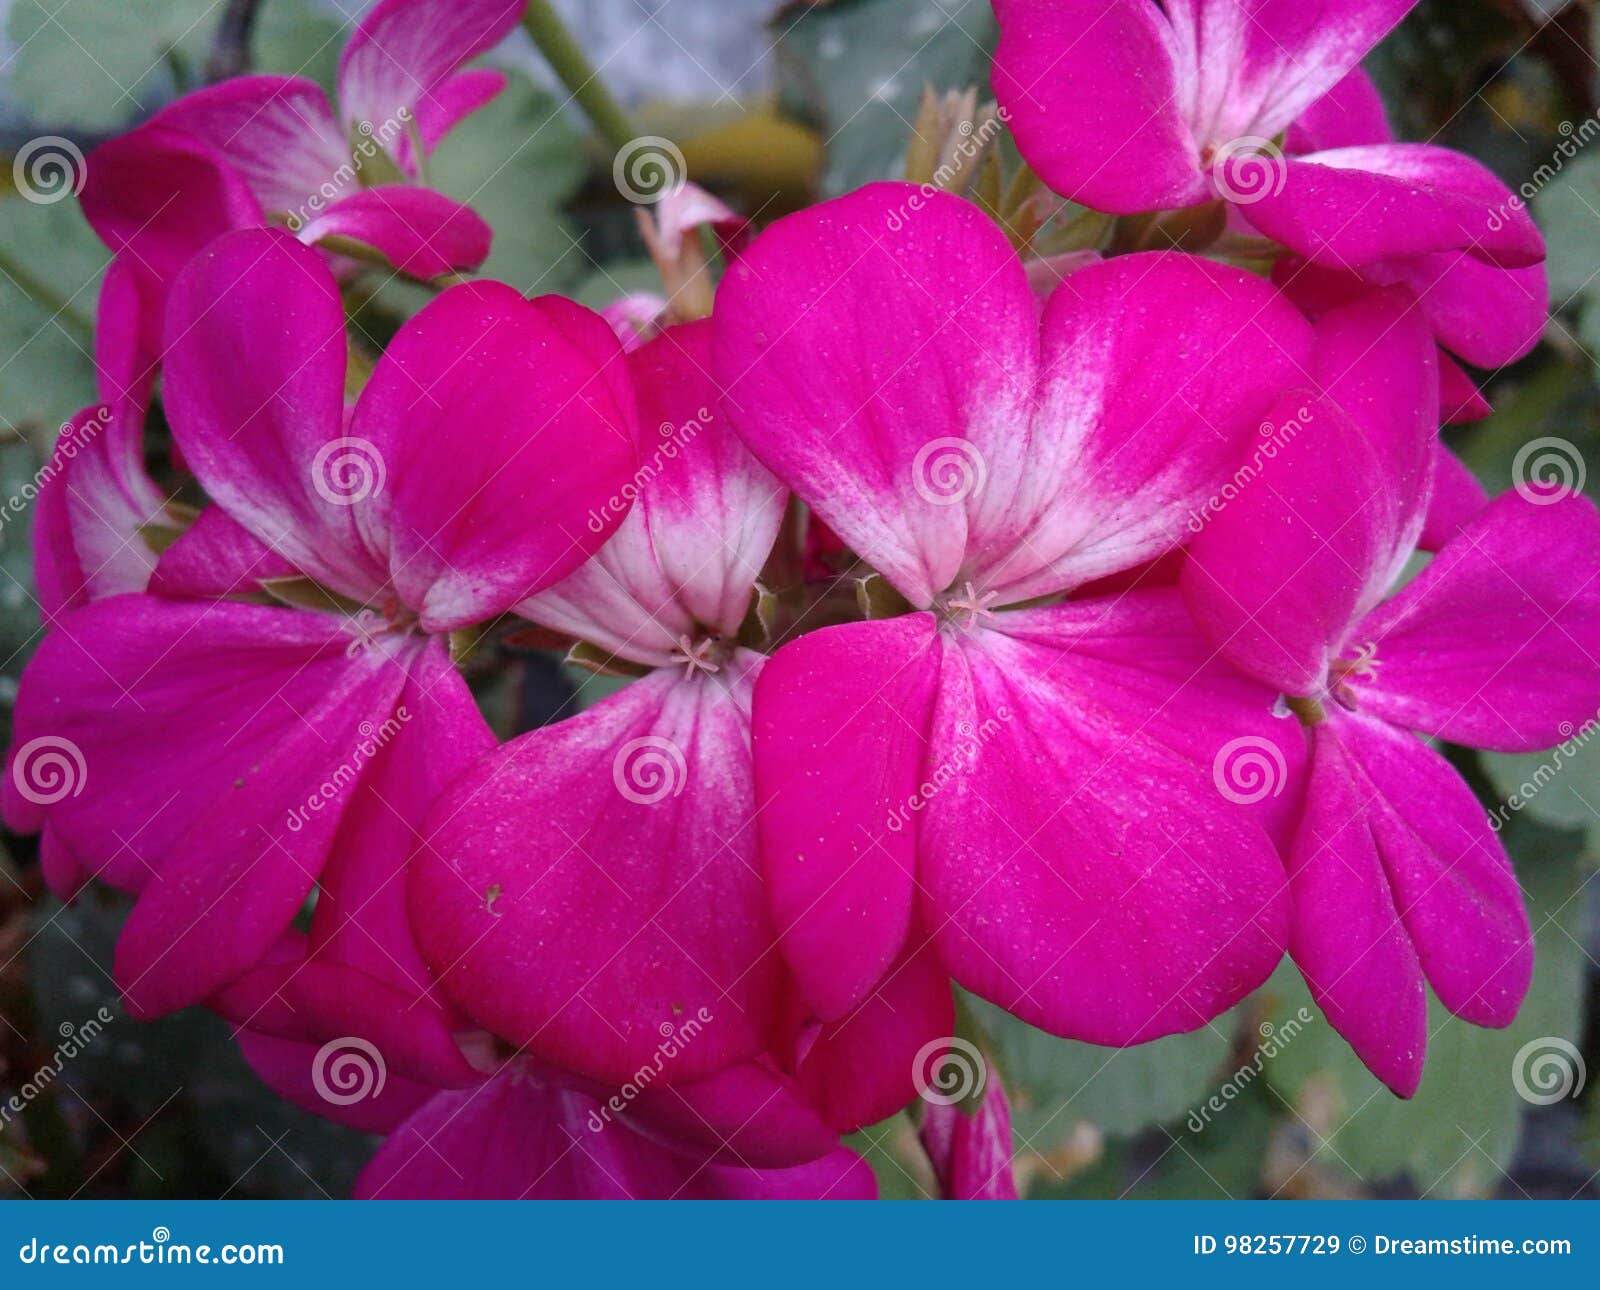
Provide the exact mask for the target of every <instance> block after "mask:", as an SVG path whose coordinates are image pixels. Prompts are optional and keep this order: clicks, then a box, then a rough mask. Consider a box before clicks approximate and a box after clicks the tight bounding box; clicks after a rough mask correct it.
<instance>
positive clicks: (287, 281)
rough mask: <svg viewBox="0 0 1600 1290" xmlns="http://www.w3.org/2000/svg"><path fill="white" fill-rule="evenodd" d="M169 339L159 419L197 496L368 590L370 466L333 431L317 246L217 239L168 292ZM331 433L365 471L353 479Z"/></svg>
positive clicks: (339, 342)
mask: <svg viewBox="0 0 1600 1290" xmlns="http://www.w3.org/2000/svg"><path fill="white" fill-rule="evenodd" d="M267 320H270V325H268V322H267ZM167 336H168V338H169V344H168V355H167V367H166V376H165V382H164V386H163V392H164V399H165V404H166V409H167V416H168V419H169V420H170V421H171V422H172V429H173V435H174V437H175V438H176V440H177V442H178V444H179V446H180V447H181V448H182V449H183V453H184V456H185V457H186V458H187V459H188V461H189V465H190V467H191V469H193V471H194V473H195V475H196V477H197V478H198V479H199V480H200V483H201V484H202V485H203V486H204V487H205V490H206V492H207V493H208V494H209V495H210V496H211V497H212V498H213V499H214V500H215V501H216V502H217V503H218V504H220V505H221V506H222V507H224V508H225V509H226V510H227V512H228V513H229V515H231V516H232V517H233V518H234V519H235V520H237V521H238V522H239V523H240V524H241V525H243V526H244V527H245V528H246V529H247V530H248V531H249V532H250V533H251V534H252V535H253V536H254V537H255V538H256V539H257V540H259V541H260V542H262V543H264V544H265V545H266V546H267V547H268V548H269V549H271V550H272V551H274V552H276V553H277V554H278V555H279V556H280V557H282V558H284V559H286V560H288V561H289V562H290V563H292V564H293V565H294V566H295V567H296V568H298V569H300V570H301V571H302V572H304V573H305V574H307V575H309V576H310V577H313V578H315V579H316V580H317V581H319V582H322V583H324V584H326V585H327V586H329V587H331V588H333V589H334V590H336V591H339V592H341V593H343V594H345V595H349V596H352V597H354V598H355V599H357V600H366V599H367V598H368V597H369V596H371V595H373V594H374V593H375V592H376V591H377V590H378V589H379V588H381V587H382V586H383V585H384V582H385V581H386V577H387V571H386V570H385V568H384V566H383V563H382V562H381V560H380V558H379V556H378V554H377V549H376V548H369V547H367V546H365V545H364V544H363V542H362V540H361V536H360V531H359V530H358V528H357V523H358V518H359V512H360V511H361V510H362V509H363V506H364V505H366V504H367V497H368V494H370V493H371V492H374V491H375V492H378V493H379V494H380V495H381V492H382V487H383V481H382V478H381V474H379V473H377V472H379V471H380V470H381V466H382V462H381V460H380V461H379V462H378V463H377V464H376V465H374V464H373V462H372V461H371V460H370V458H371V456H372V454H371V453H370V451H369V452H366V453H364V454H363V453H361V452H360V451H358V449H357V447H355V446H353V441H352V440H349V439H347V438H342V435H343V425H344V378H345V355H346V346H347V341H346V339H345V323H344V306H343V304H342V303H341V301H340V299H339V290H338V288H337V286H335V284H334V281H333V278H332V277H331V276H330V275H329V273H328V270H327V269H326V267H324V265H323V263H322V261H321V259H320V258H319V257H318V255H317V253H316V252H315V251H312V250H309V249H308V248H306V247H303V246H300V245H299V244H298V243H297V242H295V240H294V239H293V238H292V237H290V236H289V235H288V234H286V233H282V232H277V231H267V230H259V231H252V232H240V233H235V234H231V235H229V236H227V237H224V238H219V239H218V240H217V241H216V242H214V243H213V244H212V245H211V246H209V247H208V248H207V249H206V251H205V252H204V254H202V255H200V256H198V257H196V259H195V260H194V262H193V263H192V264H191V265H190V266H189V268H188V269H187V270H186V271H185V272H184V274H183V275H182V277H181V278H179V280H178V282H177V283H176V285H175V286H174V287H173V290H172V301H171V307H170V309H169V311H168V316H167ZM335 441H339V442H341V443H343V444H345V445H352V446H350V447H349V449H348V452H349V454H350V455H354V456H356V457H358V459H359V462H358V464H359V465H360V466H362V467H364V468H365V473H362V474H360V475H359V477H358V478H357V479H355V480H354V484H353V486H351V484H352V481H350V480H348V479H346V478H344V477H342V476H338V475H336V474H335V471H336V469H337V467H338V465H339V462H340V461H341V460H342V459H343V457H342V455H341V454H340V452H339V448H338V447H337V446H336V445H335ZM367 447H368V449H370V448H371V445H368V446H367ZM330 449H331V450H332V451H331V452H330ZM352 499H354V500H352Z"/></svg>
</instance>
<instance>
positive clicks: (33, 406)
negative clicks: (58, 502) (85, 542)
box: [0, 197, 109, 461]
mask: <svg viewBox="0 0 1600 1290" xmlns="http://www.w3.org/2000/svg"><path fill="white" fill-rule="evenodd" d="M3 210H4V214H3V215H0V355H3V357H0V430H4V431H6V432H8V433H10V434H13V435H21V436H24V437H26V438H28V439H29V440H30V441H31V442H32V443H33V444H34V445H35V448H36V450H37V451H38V452H39V454H40V460H41V461H42V460H43V459H44V453H46V452H48V450H49V448H50V446H51V445H52V444H53V443H54V441H55V431H56V430H57V429H58V428H59V427H60V426H61V425H62V423H63V422H65V421H66V420H67V418H69V417H70V416H71V415H72V414H73V413H74V412H76V411H78V409H79V408H83V407H87V406H88V405H89V404H91V403H93V402H95V400H96V397H97V396H96V391H95V378H94V349H93V344H92V342H91V339H90V330H89V329H90V327H91V325H92V320H93V318H94V311H95V302H96V301H97V300H98V298H99V295H100V277H101V275H102V274H103V273H104V271H105V266H106V262H107V260H108V258H109V257H108V256H107V254H106V251H105V249H104V248H103V247H102V246H101V245H100V243H99V241H98V240H97V239H96V238H95V236H94V234H93V233H92V232H91V231H90V229H89V226H88V225H87V224H86V223H84V219H83V216H82V215H81V214H80V213H79V211H78V204H77V203H76V202H74V201H72V200H70V199H67V200H62V201H57V202H54V203H50V204H38V203H34V202H29V201H25V200H23V199H22V198H20V197H12V198H7V199H5V201H4V204H3ZM38 288H43V291H42V292H38V294H42V295H49V296H54V297H56V298H57V299H58V300H60V301H61V302H63V303H62V307H60V308H57V307H54V306H53V305H50V304H45V303H41V302H40V300H38V299H35V293H36V291H37V289H38Z"/></svg>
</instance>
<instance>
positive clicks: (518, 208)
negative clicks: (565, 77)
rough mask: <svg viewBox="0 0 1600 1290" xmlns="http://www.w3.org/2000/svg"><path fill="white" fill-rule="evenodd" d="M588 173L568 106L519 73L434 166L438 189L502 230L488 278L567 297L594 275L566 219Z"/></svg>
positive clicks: (431, 173)
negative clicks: (566, 209)
mask: <svg viewBox="0 0 1600 1290" xmlns="http://www.w3.org/2000/svg"><path fill="white" fill-rule="evenodd" d="M583 172H584V166H583V157H582V152H581V147H580V142H579V138H578V136H577V134H576V133H574V131H573V129H572V126H571V125H570V124H569V123H568V121H567V119H566V117H565V115H564V114H563V112H562V109H561V104H560V103H559V102H558V101H557V100H556V99H555V98H553V97H552V96H551V95H549V94H546V93H544V92H543V91H541V90H537V89H535V88H534V87H533V85H532V84H531V83H530V82H529V81H528V80H527V79H526V78H525V77H523V76H521V75H519V74H517V73H512V74H511V83H510V85H508V86H507V87H506V90H505V92H504V93H503V94H501V95H500V97H499V98H498V99H496V100H495V101H494V102H493V103H491V104H490V105H489V106H488V107H486V108H484V109H483V110H482V111H481V112H478V113H475V114H474V115H472V116H470V117H468V118H467V120H465V121H464V122H462V124H461V125H460V126H458V127H457V128H456V129H455V130H453V131H451V133H450V135H449V137H448V138H447V139H445V141H444V142H443V143H442V144H440V146H439V149H438V151H437V152H435V153H434V154H433V156H432V158H430V160H429V163H428V177H429V180H430V182H432V183H433V185H434V186H435V187H437V188H439V189H442V190H443V191H444V192H447V193H449V194H450V195H451V196H452V197H454V198H456V199H457V200H458V201H462V202H466V203H467V204H468V205H469V206H471V207H472V208H473V209H474V210H476V211H477V212H478V214H480V215H482V216H483V218H484V219H486V220H488V221H489V223H490V224H491V225H492V226H493V228H494V250H493V251H492V253H491V254H490V256H489V259H488V262H487V263H486V264H485V265H484V267H483V274H484V276H486V277H491V278H498V279H499V280H500V281H502V282H509V283H510V284H511V285H512V286H514V287H516V288H517V289H518V290H520V291H523V292H527V293H531V294H541V293H544V292H550V291H560V290H563V289H564V288H565V287H567V286H568V285H570V284H571V283H572V282H573V281H575V280H576V279H577V278H579V277H581V276H583V274H584V273H585V272H587V271H588V270H589V268H590V264H589V262H588V260H587V258H586V257H585V256H584V255H583V254H582V252H581V250H579V249H578V244H577V238H576V235H575V234H574V232H573V230H572V228H571V225H570V223H569V222H568V221H567V219H566V218H565V217H564V216H563V215H562V214H561V206H562V203H564V202H565V201H566V200H567V199H568V198H570V197H571V196H572V194H573V193H574V192H575V191H576V190H577V187H578V183H579V181H580V180H581V179H582V177H583Z"/></svg>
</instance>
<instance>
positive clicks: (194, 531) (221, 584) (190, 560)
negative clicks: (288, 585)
mask: <svg viewBox="0 0 1600 1290" xmlns="http://www.w3.org/2000/svg"><path fill="white" fill-rule="evenodd" d="M297 576H299V571H298V570H297V569H296V568H295V567H294V566H293V565H292V564H290V563H289V562H288V561H287V560H285V559H284V558H283V557H282V556H281V555H279V554H278V553H277V552H275V551H274V550H272V548H271V547H268V546H266V545H265V544H264V543H262V542H260V541H258V540H257V539H256V538H254V537H252V536H250V533H249V532H248V531H247V530H246V529H244V528H243V527H241V526H240V524H239V523H238V521H236V520H234V519H233V518H232V517H231V516H229V514H228V512H227V511H225V510H223V509H222V507H220V506H217V505H215V504H212V505H210V506H207V507H206V508H205V509H204V510H202V511H201V512H200V514H199V516H197V517H196V519H195V522H194V523H193V524H191V525H190V526H189V527H188V528H187V529H186V530H185V531H184V534H183V536H182V537H180V538H179V539H178V540H177V541H176V542H174V543H173V544H172V545H171V546H169V547H168V548H167V549H166V550H165V551H163V552H162V553H161V558H160V559H159V560H158V561H156V567H155V572H154V573H153V574H151V576H150V593H151V594H152V595H156V596H167V597H169V598H171V599H174V600H181V599H185V598H202V599H207V600H220V599H224V598H226V597H229V596H238V597H242V596H249V595H255V594H257V593H258V592H259V591H260V590H261V585H262V583H264V582H268V581H271V580H273V579H276V578H293V577H297Z"/></svg>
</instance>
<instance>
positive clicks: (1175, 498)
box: [968, 254, 1311, 604]
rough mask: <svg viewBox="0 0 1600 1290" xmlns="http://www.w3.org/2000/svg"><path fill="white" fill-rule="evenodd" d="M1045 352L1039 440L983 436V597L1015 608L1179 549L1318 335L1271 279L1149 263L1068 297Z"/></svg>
mask: <svg viewBox="0 0 1600 1290" xmlns="http://www.w3.org/2000/svg"><path fill="white" fill-rule="evenodd" d="M1043 350H1044V367H1045V373H1044V378H1043V381H1042V384H1041V388H1040V394H1039V400H1038V410H1037V411H1036V412H1035V414H1034V416H1033V420H1032V424H1031V426H1030V428H1029V430H1028V432H1027V434H1026V435H1022V434H1019V433H1018V431H1017V427H1016V425H1015V424H1014V423H1009V422H1008V423H1004V424H999V423H991V425H992V429H991V428H990V426H986V427H985V430H986V431H987V433H984V434H982V435H979V434H974V435H973V436H972V439H973V442H974V444H975V446H976V447H977V448H978V449H979V450H980V451H981V453H982V455H983V458H984V460H985V462H986V465H987V475H988V483H987V485H986V487H985V488H984V490H983V492H982V493H981V494H980V495H978V496H976V497H974V498H973V499H971V502H970V503H969V511H970V513H971V519H970V521H969V528H970V537H969V540H968V545H969V550H970V551H971V557H970V560H971V565H972V567H973V569H974V581H975V582H976V584H977V585H978V586H979V587H981V588H987V589H989V590H992V591H997V592H998V593H999V600H1000V603H1002V604H1005V603H1009V602H1013V601H1020V600H1025V599H1030V598H1033V597H1035V596H1038V595H1041V594H1048V593H1051V592H1057V591H1061V590H1063V589H1066V588H1070V587H1073V586H1076V585H1079V584H1081V583H1083V582H1087V581H1089V580H1090V579H1092V578H1097V577H1103V576H1105V575H1106V574H1109V573H1114V572H1117V571H1119V570H1122V569H1127V568H1130V567H1132V566H1134V565H1137V564H1142V563H1144V562H1145V561H1147V560H1150V559H1154V558H1155V557H1156V556H1158V555H1160V554H1162V552H1164V551H1166V550H1169V549H1170V548H1172V547H1174V546H1177V545H1179V544H1180V542H1181V540H1182V539H1183V537H1184V536H1186V534H1187V532H1188V528H1187V527H1186V526H1187V525H1188V524H1189V522H1190V520H1191V519H1192V518H1193V516H1194V514H1195V513H1196V512H1197V511H1198V510H1199V509H1200V508H1202V507H1203V506H1204V505H1205V503H1206V501H1207V499H1208V498H1210V497H1211V496H1213V495H1214V494H1215V493H1216V492H1217V491H1218V490H1220V489H1221V488H1222V487H1223V486H1224V485H1225V484H1226V483H1227V482H1228V480H1229V479H1230V477H1231V476H1232V475H1233V474H1234V472H1235V470H1236V469H1237V468H1238V466H1239V462H1240V459H1241V458H1242V457H1243V456H1245V455H1246V454H1247V453H1248V452H1249V450H1250V448H1251V446H1252V444H1253V442H1254V441H1255V440H1256V438H1257V435H1256V431H1257V428H1258V427H1259V425H1260V422H1261V419H1262V417H1263V415H1264V414H1265V413H1266V412H1267V411H1268V410H1269V408H1270V407H1271V405H1272V402H1273V400H1274V399H1275V398H1276V397H1277V395H1278V393H1279V392H1280V391H1281V390H1282V389H1283V388H1284V387H1285V386H1288V385H1293V384H1295V383H1297V382H1298V381H1301V380H1303V379H1304V377H1305V375H1306V373H1307V371H1308V368H1309V365H1310V356H1311V335H1310V332H1309V330H1308V329H1307V327H1306V324H1305V321H1304V320H1303V319H1302V318H1301V317H1300V316H1299V314H1298V313H1297V312H1296V311H1295V310H1294V309H1292V308H1291V307H1290V306H1289V305H1287V304H1286V303H1285V302H1284V301H1283V300H1282V297H1281V296H1280V295H1279V293H1277V292H1276V291H1274V290H1273V289H1272V288H1271V287H1269V286H1268V285H1267V284H1265V283H1263V282H1261V281H1260V279H1258V278H1254V277H1251V276H1249V275H1246V274H1243V273H1240V272H1239V271H1238V270H1235V269H1231V268H1225V267H1222V266H1218V265H1213V264H1208V263H1206V262H1205V261H1202V260H1199V259H1196V258H1194V257H1191V256H1183V255H1175V254H1153V255H1135V256H1122V257H1119V258H1117V259H1116V260H1113V261H1109V262H1107V263H1104V264H1099V265H1092V266H1090V267H1088V268H1085V269H1083V270H1081V271H1080V272H1078V273H1076V274H1074V275H1073V276H1072V277H1071V278H1069V279H1068V280H1067V281H1066V282H1065V283H1063V284H1062V286H1061V287H1060V289H1059V290H1057V291H1056V293H1055V294H1054V295H1053V296H1052V297H1051V300H1050V304H1049V306H1048V307H1047V308H1046V310H1045V315H1044V321H1043ZM1152 365H1155V366H1158V367H1159V368H1160V370H1161V372H1162V379H1161V380H1160V381H1151V380H1150V379H1149V373H1150V372H1151V371H1152V370H1153V366H1152Z"/></svg>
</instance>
